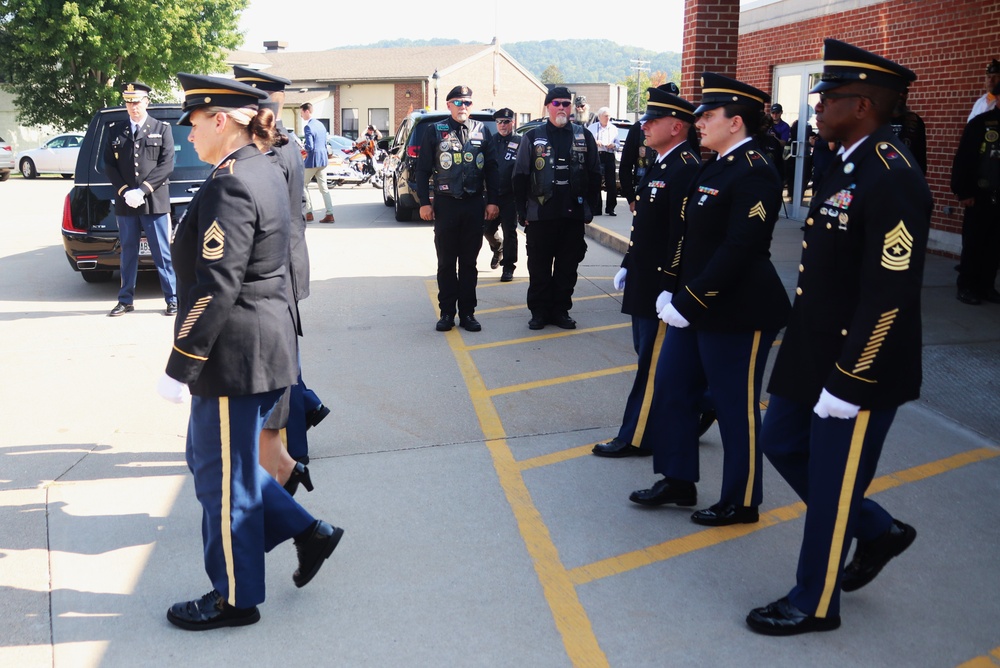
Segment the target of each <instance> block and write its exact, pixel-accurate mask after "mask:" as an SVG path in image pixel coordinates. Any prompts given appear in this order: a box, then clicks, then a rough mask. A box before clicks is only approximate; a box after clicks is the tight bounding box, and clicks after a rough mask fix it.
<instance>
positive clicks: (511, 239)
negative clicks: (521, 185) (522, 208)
mask: <svg viewBox="0 0 1000 668" xmlns="http://www.w3.org/2000/svg"><path fill="white" fill-rule="evenodd" d="M493 119H494V120H495V121H496V122H497V133H496V134H495V135H493V140H494V141H495V142H496V144H497V164H498V166H499V169H500V191H499V192H498V193H497V196H498V199H497V205H498V206H499V207H500V215H499V216H498V217H497V218H494V219H493V220H491V221H486V227H485V228H484V231H483V234H484V236H485V237H486V241H487V242H488V243H489V245H490V250H492V251H493V261H492V262H491V263H490V269H496V268H497V266H498V265H503V273H501V274H500V281H501V282H503V283H509V282H510V281H512V280H514V269H515V268H516V264H517V207H515V206H514V190H513V185H512V183H513V182H512V178H511V177H512V175H513V173H514V159H515V158H516V157H517V147H518V146H519V145H520V144H521V135H519V134H517V133H516V132H514V112H513V110H511V109H508V108H507V107H504V108H503V109H498V110H496V111H495V112H493ZM498 229H502V230H503V238H502V239H499V238H497V237H498V236H499V235H498V234H497V230H498ZM501 244H502V246H501Z"/></svg>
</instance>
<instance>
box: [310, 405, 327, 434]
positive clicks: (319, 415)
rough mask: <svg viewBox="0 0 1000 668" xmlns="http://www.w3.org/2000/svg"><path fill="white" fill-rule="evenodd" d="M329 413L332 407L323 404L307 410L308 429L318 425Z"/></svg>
mask: <svg viewBox="0 0 1000 668" xmlns="http://www.w3.org/2000/svg"><path fill="white" fill-rule="evenodd" d="M329 414H330V409H329V408H327V407H326V406H324V405H323V404H320V405H319V406H317V407H316V408H314V409H312V410H311V411H306V431H308V430H309V429H311V428H313V427H315V426H316V425H318V424H319V423H320V422H322V421H323V418H325V417H326V416H327V415H329Z"/></svg>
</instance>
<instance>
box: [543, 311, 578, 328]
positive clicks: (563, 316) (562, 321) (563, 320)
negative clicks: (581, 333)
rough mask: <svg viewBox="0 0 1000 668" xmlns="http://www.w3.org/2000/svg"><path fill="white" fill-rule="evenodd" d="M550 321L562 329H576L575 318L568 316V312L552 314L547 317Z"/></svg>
mask: <svg viewBox="0 0 1000 668" xmlns="http://www.w3.org/2000/svg"><path fill="white" fill-rule="evenodd" d="M549 322H551V323H552V324H553V325H555V326H556V327H562V328H563V329H576V320H573V318H571V317H569V314H568V313H560V314H559V315H554V316H552V317H551V318H549Z"/></svg>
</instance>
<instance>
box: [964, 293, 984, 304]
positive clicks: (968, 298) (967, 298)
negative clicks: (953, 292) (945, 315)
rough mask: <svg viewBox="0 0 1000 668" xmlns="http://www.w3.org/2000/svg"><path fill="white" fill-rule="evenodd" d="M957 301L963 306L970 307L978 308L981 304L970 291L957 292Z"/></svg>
mask: <svg viewBox="0 0 1000 668" xmlns="http://www.w3.org/2000/svg"><path fill="white" fill-rule="evenodd" d="M958 301H960V302H962V303H963V304H971V305H972V306H978V305H979V304H982V303H983V300H982V299H980V298H979V296H978V295H977V294H976V293H975V292H973V291H972V290H959V291H958Z"/></svg>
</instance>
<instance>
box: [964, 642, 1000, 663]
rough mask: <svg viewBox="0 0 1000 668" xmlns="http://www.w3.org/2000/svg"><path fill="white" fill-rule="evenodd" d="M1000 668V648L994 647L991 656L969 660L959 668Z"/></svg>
mask: <svg viewBox="0 0 1000 668" xmlns="http://www.w3.org/2000/svg"><path fill="white" fill-rule="evenodd" d="M997 666H1000V647H994V648H993V649H992V650H990V653H989V654H986V655H983V656H977V657H976V658H974V659H969V660H968V661H966V662H965V663H963V664H961V665H959V666H958V668H997Z"/></svg>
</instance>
